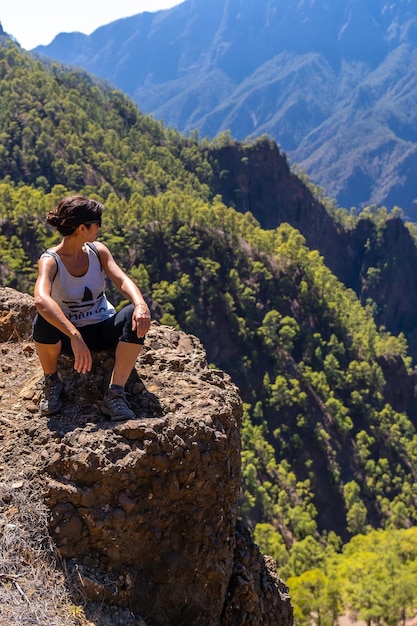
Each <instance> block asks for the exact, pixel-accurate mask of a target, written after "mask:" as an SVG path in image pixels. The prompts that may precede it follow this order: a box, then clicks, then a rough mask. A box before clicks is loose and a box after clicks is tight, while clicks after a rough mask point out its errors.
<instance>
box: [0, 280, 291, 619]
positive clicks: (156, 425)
mask: <svg viewBox="0 0 417 626" xmlns="http://www.w3.org/2000/svg"><path fill="white" fill-rule="evenodd" d="M0 302H1V303H2V304H1V308H0V313H1V312H2V311H7V310H8V311H9V313H8V314H7V315H4V316H3V318H0V319H6V325H8V326H7V332H5V334H4V335H2V336H7V337H9V336H13V337H14V338H17V337H18V336H20V335H21V334H22V333H21V332H20V331H19V332H17V328H18V324H20V317H19V313H18V311H19V310H20V311H22V312H26V311H27V310H29V309H30V307H31V304H32V303H31V298H30V297H29V296H23V295H21V296H20V300H19V295H18V294H16V292H15V293H14V294H12V293H11V290H7V292H5V290H3V289H0ZM12 302H13V304H12V305H11V306H9V304H10V303H12ZM28 307H29V308H28ZM12 310H13V315H14V317H13V319H14V322H15V323H16V333H15V332H12V333H11V332H10V331H11V330H12V331H14V330H15V329H14V328H13V323H12V315H11V314H10V311H12ZM30 310H32V309H30ZM25 315H26V313H25ZM1 327H2V324H1V323H0V329H1ZM19 328H20V327H19ZM14 345H16V346H18V347H17V348H15V347H14ZM15 350H16V352H15ZM18 351H20V353H22V351H23V352H24V354H26V355H27V359H28V362H27V363H25V362H24V361H23V360H21V361H20V363H19V364H18V365H17V363H18V361H19V358H20V359H21V356H18ZM3 356H5V357H6V358H5V359H4V365H3V371H6V370H7V372H12V371H13V365H12V362H13V359H14V360H15V362H16V365H17V367H18V368H26V376H25V378H26V381H25V384H23V385H21V384H20V383H19V381H20V380H21V379H22V377H21V374H22V372H19V373H20V377H18V378H16V382H15V383H13V380H15V377H14V376H11V377H10V380H9V381H8V383H7V382H6V383H5V384H4V391H3V393H2V394H1V397H0V403H2V406H5V405H6V403H9V404H8V406H9V407H11V410H12V409H13V410H14V411H15V413H14V418H15V419H14V420H12V419H10V418H8V419H7V423H9V424H10V426H11V427H12V426H14V427H16V425H17V424H18V422H16V420H18V419H20V420H21V421H22V427H21V430H22V432H24V433H25V434H26V435H25V436H24V437H23V436H20V450H21V452H19V449H18V448H19V446H13V444H12V442H10V445H9V446H8V447H7V461H8V462H10V461H11V459H12V458H14V457H13V455H19V454H20V453H21V454H24V455H25V458H24V467H25V470H24V471H26V472H30V475H31V476H33V475H34V474H35V473H36V474H37V475H38V476H41V477H42V482H43V485H44V493H45V499H46V502H47V504H48V507H49V509H50V513H51V517H50V531H51V535H52V537H53V539H54V542H55V545H56V546H57V548H58V550H59V551H60V553H61V555H62V557H63V558H64V559H65V561H66V564H67V568H68V571H70V572H75V573H76V576H77V578H78V580H80V581H81V582H82V586H83V590H84V592H85V594H86V595H87V597H88V598H90V599H91V600H94V601H100V602H106V603H108V604H113V605H118V606H122V607H128V608H130V610H132V611H134V612H135V614H138V615H141V616H142V617H144V618H145V619H146V620H147V622H149V624H154V625H161V626H162V625H168V624H169V625H173V624H175V626H181V625H183V626H188V625H191V624H192V625H194V624H199V626H204V625H207V626H223V625H224V626H226V625H227V626H232V625H236V626H238V625H239V626H243V625H245V624H247V625H248V626H249V625H250V626H252V625H255V624H265V625H268V624H271V625H272V624H280V625H282V626H285V625H287V624H288V625H290V624H291V623H292V611H291V605H290V601H289V597H288V593H287V589H286V587H285V585H284V584H283V583H281V582H280V581H279V580H278V578H277V574H276V571H275V564H274V563H273V561H272V560H271V559H270V558H267V557H264V556H263V555H261V554H260V552H259V550H258V548H257V547H256V546H255V545H254V544H253V541H252V539H251V537H250V535H249V533H248V532H247V531H245V530H244V529H242V528H241V526H240V522H239V491H240V488H241V475H240V419H241V412H242V406H241V400H240V397H239V393H238V390H237V388H236V387H235V386H234V385H233V384H232V382H231V380H230V378H229V376H228V375H226V374H225V373H224V372H222V371H220V370H216V369H212V368H210V367H209V366H208V365H207V362H206V358H205V353H204V350H203V348H202V346H201V344H200V342H199V341H198V340H197V339H196V338H195V337H192V336H188V335H185V334H184V333H182V332H178V331H176V330H174V329H172V328H169V327H165V326H158V325H155V324H154V325H153V326H152V328H151V331H150V332H149V335H148V337H147V341H146V346H145V349H144V352H143V354H142V355H141V357H140V359H139V360H138V363H137V366H136V368H135V370H134V371H133V372H132V375H131V377H130V379H129V382H128V385H127V389H128V392H129V394H130V399H131V403H132V407H133V409H134V410H135V413H136V415H137V419H135V420H130V421H127V422H122V423H114V422H108V421H106V418H104V417H103V416H102V415H101V413H100V402H101V398H102V395H103V391H104V389H105V388H106V386H107V383H108V378H109V376H110V372H111V368H112V363H113V361H112V355H111V354H109V353H107V352H102V353H96V354H95V355H94V364H93V370H92V372H91V373H89V374H87V375H79V374H77V373H76V372H74V370H73V369H72V361H71V359H69V358H68V357H61V359H60V374H61V377H62V379H63V381H64V385H65V394H64V407H63V410H62V412H61V413H59V414H57V415H56V416H52V417H49V418H48V417H44V416H40V415H38V413H37V408H36V402H37V396H38V395H39V390H38V386H37V381H38V380H39V377H40V372H39V371H36V370H35V371H33V368H34V367H36V365H37V361H36V355H35V354H34V350H33V346H32V345H31V343H30V341H26V342H25V343H22V342H17V344H11V343H8V344H7V345H6V346H5V347H4V350H3ZM6 361H7V362H6ZM9 361H10V363H9ZM4 368H6V370H5V369H4ZM8 384H9V385H10V386H11V385H13V384H15V385H16V387H18V386H20V387H21V388H20V389H19V392H20V393H19V394H18V393H17V389H14V390H13V389H11V388H10V391H8ZM16 398H18V402H16ZM0 409H1V407H0ZM10 415H11V413H10V412H9V416H10ZM0 448H1V446H0ZM4 450H5V451H6V447H5V446H4ZM4 458H6V452H5V457H4ZM16 467H19V462H17V458H16ZM29 468H30V469H29Z"/></svg>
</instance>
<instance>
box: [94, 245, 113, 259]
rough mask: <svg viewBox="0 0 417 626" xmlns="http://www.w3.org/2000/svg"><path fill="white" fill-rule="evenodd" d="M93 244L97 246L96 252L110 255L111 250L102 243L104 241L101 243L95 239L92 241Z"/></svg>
mask: <svg viewBox="0 0 417 626" xmlns="http://www.w3.org/2000/svg"><path fill="white" fill-rule="evenodd" d="M94 246H95V247H96V248H97V252H98V253H99V254H100V255H102V254H103V255H105V256H111V252H110V250H109V249H108V247H107V246H105V245H104V243H101V241H95V242H94Z"/></svg>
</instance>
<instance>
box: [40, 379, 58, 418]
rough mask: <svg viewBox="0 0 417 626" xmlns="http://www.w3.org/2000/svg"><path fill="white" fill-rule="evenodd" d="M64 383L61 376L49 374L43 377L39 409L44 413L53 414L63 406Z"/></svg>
mask: <svg viewBox="0 0 417 626" xmlns="http://www.w3.org/2000/svg"><path fill="white" fill-rule="evenodd" d="M63 389H64V383H63V382H62V380H61V379H60V378H59V376H54V375H49V376H45V378H44V379H43V390H42V394H41V399H40V402H39V410H40V412H41V413H43V414H44V415H53V414H54V413H57V412H58V411H59V409H60V408H61V407H62V400H61V393H62V390H63Z"/></svg>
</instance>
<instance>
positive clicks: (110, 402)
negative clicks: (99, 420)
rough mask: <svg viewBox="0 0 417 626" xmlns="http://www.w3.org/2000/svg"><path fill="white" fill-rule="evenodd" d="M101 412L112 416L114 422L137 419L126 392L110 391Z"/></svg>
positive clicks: (105, 397)
mask: <svg viewBox="0 0 417 626" xmlns="http://www.w3.org/2000/svg"><path fill="white" fill-rule="evenodd" d="M101 410H102V412H103V413H104V415H110V419H111V420H112V421H113V422H119V421H123V420H133V419H136V415H135V414H134V413H133V411H132V409H131V408H130V404H129V402H128V401H127V399H126V394H125V392H124V391H114V390H113V389H109V390H108V391H107V393H106V395H105V396H104V402H103V405H102V409H101Z"/></svg>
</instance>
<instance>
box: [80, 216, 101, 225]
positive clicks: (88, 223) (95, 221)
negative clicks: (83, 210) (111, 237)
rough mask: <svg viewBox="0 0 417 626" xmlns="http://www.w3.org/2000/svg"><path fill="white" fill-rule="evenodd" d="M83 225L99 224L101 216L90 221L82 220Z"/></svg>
mask: <svg viewBox="0 0 417 626" xmlns="http://www.w3.org/2000/svg"><path fill="white" fill-rule="evenodd" d="M83 224H84V226H90V224H98V226H101V217H99V218H98V220H91V222H83Z"/></svg>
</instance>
